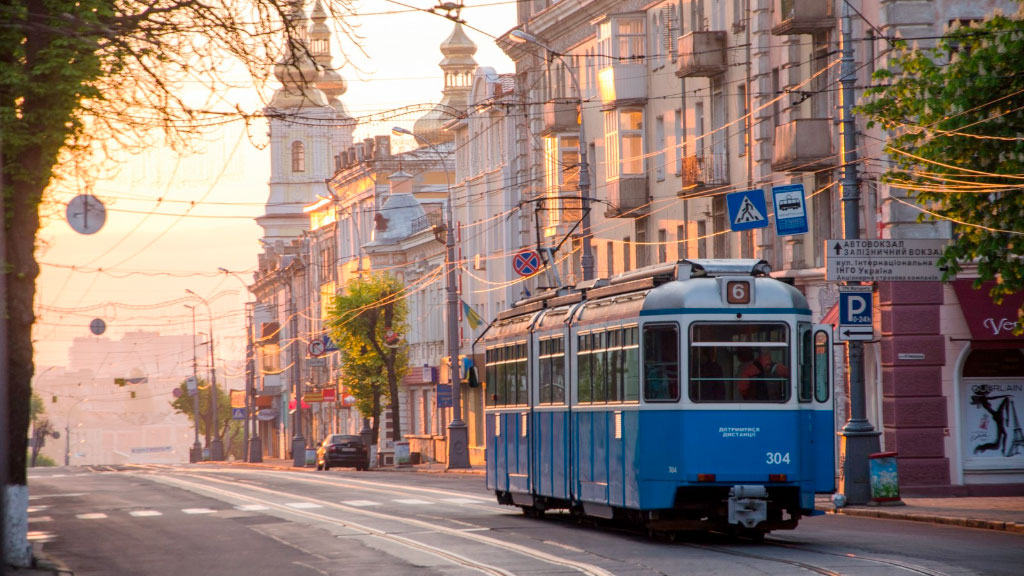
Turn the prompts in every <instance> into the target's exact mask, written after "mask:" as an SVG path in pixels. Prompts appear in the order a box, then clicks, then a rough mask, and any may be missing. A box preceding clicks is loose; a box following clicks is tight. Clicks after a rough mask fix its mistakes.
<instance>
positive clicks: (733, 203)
mask: <svg viewBox="0 0 1024 576" xmlns="http://www.w3.org/2000/svg"><path fill="white" fill-rule="evenodd" d="M725 202H726V204H728V207H729V226H730V227H731V228H732V231H733V232H741V231H743V230H753V229H754V228H764V227H765V226H767V225H768V205H767V203H766V202H765V200H764V190H761V189H760V188H758V189H756V190H743V191H742V192H732V193H731V194H727V195H726V196H725Z"/></svg>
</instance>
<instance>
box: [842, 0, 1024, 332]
mask: <svg viewBox="0 0 1024 576" xmlns="http://www.w3.org/2000/svg"><path fill="white" fill-rule="evenodd" d="M1022 70H1024V7H1022V9H1021V10H1020V11H1018V13H1017V14H1016V15H1015V16H1012V17H1010V16H1005V15H998V14H997V15H994V16H992V17H990V18H988V19H987V20H985V21H983V22H979V23H976V24H974V25H971V26H969V27H954V28H952V29H950V30H949V31H948V32H947V33H946V34H945V36H944V37H943V38H942V39H941V40H940V41H939V43H938V45H937V46H936V47H935V48H933V49H927V50H926V49H918V48H914V47H908V46H906V45H905V44H903V45H900V46H899V48H898V51H897V53H896V55H895V56H894V57H893V58H892V60H891V61H890V65H889V68H888V69H887V70H879V71H878V72H876V73H875V76H874V79H875V82H876V84H878V86H876V87H873V88H871V89H869V90H867V92H866V94H865V96H866V99H865V100H866V103H865V104H863V105H862V106H860V107H859V111H860V112H861V113H864V114H867V115H868V116H869V117H870V121H869V123H868V125H869V126H874V125H878V126H880V127H882V128H884V129H886V130H887V131H889V133H890V136H889V139H888V143H887V144H888V147H887V148H886V151H887V152H888V153H889V155H890V158H891V159H892V161H893V165H892V167H891V168H890V169H889V171H887V172H886V173H885V175H884V180H885V181H887V182H890V183H891V184H892V185H893V186H895V187H898V188H905V189H906V190H908V192H909V193H910V195H911V196H913V197H914V198H915V200H916V201H917V202H918V203H919V204H921V205H923V206H925V207H926V208H925V210H927V212H924V213H922V215H921V217H920V218H921V219H922V220H925V219H942V220H949V221H951V222H952V223H953V227H954V238H955V242H954V243H953V245H952V246H950V247H949V248H948V249H947V250H946V252H945V254H944V255H943V257H942V258H941V260H940V265H942V266H947V267H948V272H947V273H946V277H947V278H950V277H952V276H954V275H955V274H956V273H957V272H959V271H961V270H962V269H963V267H964V266H965V265H967V264H969V263H971V262H972V261H974V262H976V263H977V267H978V274H979V279H978V281H977V282H976V283H975V286H979V285H980V284H981V283H982V282H984V281H987V280H996V281H997V284H996V286H995V288H994V289H993V290H992V292H991V295H992V296H993V298H994V299H995V300H996V301H997V302H999V301H1001V300H1002V298H1003V296H1005V295H1007V294H1012V293H1014V292H1018V291H1021V290H1024V265H1022V262H1021V257H1022V255H1024V191H1022V187H1024V140H1022V139H1021V135H1022V134H1024V74H1021V71H1022ZM1018 314H1019V315H1020V316H1021V318H1022V319H1024V310H1020V311H1019V312H1018ZM1020 327H1021V324H1019V323H1018V329H1020Z"/></svg>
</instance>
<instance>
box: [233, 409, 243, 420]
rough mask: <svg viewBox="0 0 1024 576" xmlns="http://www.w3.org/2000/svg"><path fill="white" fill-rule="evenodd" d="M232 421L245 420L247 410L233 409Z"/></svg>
mask: <svg viewBox="0 0 1024 576" xmlns="http://www.w3.org/2000/svg"><path fill="white" fill-rule="evenodd" d="M231 419H232V420H245V408H232V409H231Z"/></svg>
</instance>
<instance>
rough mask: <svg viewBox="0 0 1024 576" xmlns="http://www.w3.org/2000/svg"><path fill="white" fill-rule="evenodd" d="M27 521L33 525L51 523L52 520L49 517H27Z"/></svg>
mask: <svg viewBox="0 0 1024 576" xmlns="http://www.w3.org/2000/svg"><path fill="white" fill-rule="evenodd" d="M28 521H29V522H31V523H33V524H35V523H36V522H51V521H53V518H52V517H50V516H29V517H28Z"/></svg>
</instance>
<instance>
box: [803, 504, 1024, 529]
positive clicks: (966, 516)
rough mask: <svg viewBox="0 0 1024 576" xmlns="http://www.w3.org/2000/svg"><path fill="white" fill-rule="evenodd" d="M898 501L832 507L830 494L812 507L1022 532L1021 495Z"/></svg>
mask: <svg viewBox="0 0 1024 576" xmlns="http://www.w3.org/2000/svg"><path fill="white" fill-rule="evenodd" d="M902 502H903V505H902V506H899V505H897V506H846V507H843V508H839V509H838V510H836V509H835V507H834V506H833V505H832V500H831V498H830V497H828V496H818V497H817V498H816V499H815V507H816V508H817V509H818V510H822V511H824V512H826V513H828V514H842V515H844V516H861V517H865V518H885V519H889V520H912V521H915V522H931V523H933V524H948V525H951V526H964V527H967V528H984V529H987V530H1002V531H1004V532H1016V533H1017V534H1024V496H1000V497H975V496H971V497H959V498H958V497H949V498H911V497H906V498H903V499H902Z"/></svg>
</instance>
